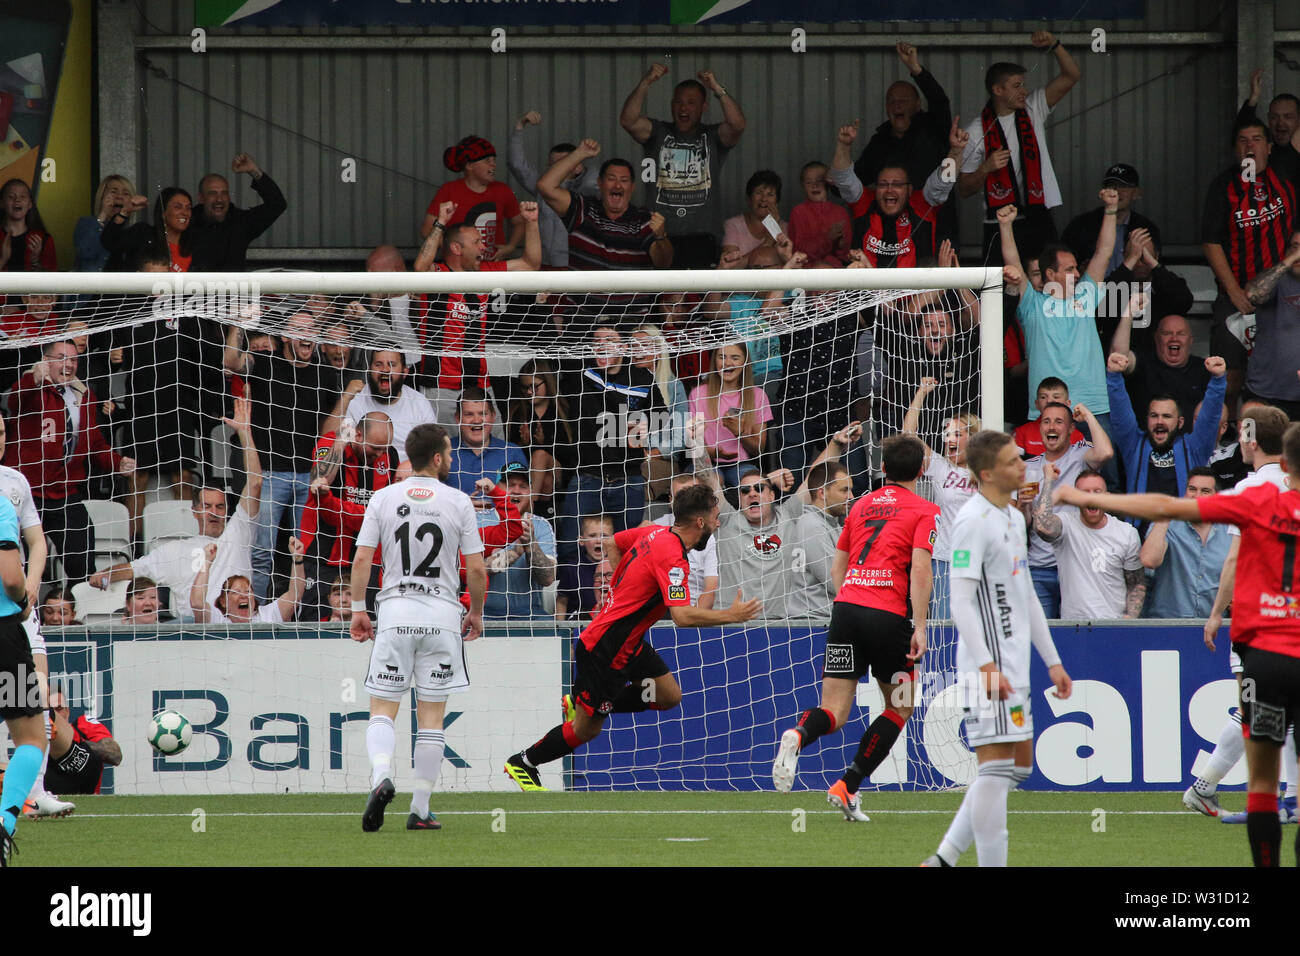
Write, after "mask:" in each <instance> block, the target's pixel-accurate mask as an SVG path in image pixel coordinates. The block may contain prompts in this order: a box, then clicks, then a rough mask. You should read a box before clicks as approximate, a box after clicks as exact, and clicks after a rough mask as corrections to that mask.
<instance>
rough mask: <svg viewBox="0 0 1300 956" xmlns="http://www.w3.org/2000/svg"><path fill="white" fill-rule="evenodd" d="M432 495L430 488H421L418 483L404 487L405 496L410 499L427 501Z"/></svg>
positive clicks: (432, 491)
mask: <svg viewBox="0 0 1300 956" xmlns="http://www.w3.org/2000/svg"><path fill="white" fill-rule="evenodd" d="M433 496H434V490H433V489H432V488H423V487H420V486H418V485H416V486H413V487H411V488H407V489H406V497H408V498H410V499H411V500H412V501H427V500H428V499H430V498H432V497H433Z"/></svg>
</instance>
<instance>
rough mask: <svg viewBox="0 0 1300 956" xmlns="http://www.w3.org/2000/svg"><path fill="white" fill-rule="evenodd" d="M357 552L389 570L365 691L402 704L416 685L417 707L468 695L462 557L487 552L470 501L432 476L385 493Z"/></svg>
mask: <svg viewBox="0 0 1300 956" xmlns="http://www.w3.org/2000/svg"><path fill="white" fill-rule="evenodd" d="M357 546H358V547H369V548H378V549H380V553H381V555H382V558H383V568H384V577H383V585H382V587H381V588H380V591H379V598H378V601H377V605H376V612H377V617H378V619H379V620H378V622H377V625H376V628H375V646H374V649H373V650H372V651H371V654H370V665H369V668H368V670H367V673H366V689H367V690H369V691H370V694H371V695H372V696H375V697H380V698H382V699H384V700H401V699H402V698H403V697H404V696H405V695H406V693H407V692H408V690H409V688H410V687H411V685H412V684H414V685H415V694H416V698H417V699H419V700H435V701H436V700H446V699H447V695H448V694H452V693H456V692H457V691H463V690H466V689H468V687H469V672H468V669H467V668H466V665H465V649H464V644H463V642H462V640H461V634H460V622H461V605H460V601H459V600H458V599H457V592H458V591H459V588H460V555H461V554H479V553H481V552H482V551H483V539H482V538H480V537H479V532H478V521H477V520H476V518H475V516H474V505H473V504H472V503H471V502H470V500H469V495H467V494H465V493H464V492H463V491H459V490H458V489H456V488H452V487H449V486H447V485H444V484H443V483H442V482H441V481H439V480H438V479H436V478H431V477H427V476H425V475H414V476H412V477H410V478H407V479H406V480H405V481H399V482H398V483H397V484H395V485H389V486H388V487H386V488H381V489H380V490H379V491H377V492H375V494H374V496H373V497H372V498H371V499H370V503H369V504H368V505H366V516H365V518H364V519H362V522H361V531H360V533H359V534H358V535H357Z"/></svg>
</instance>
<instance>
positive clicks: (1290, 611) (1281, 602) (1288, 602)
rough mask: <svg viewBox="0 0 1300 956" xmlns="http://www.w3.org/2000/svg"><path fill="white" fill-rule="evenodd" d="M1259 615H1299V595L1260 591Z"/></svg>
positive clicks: (1282, 616)
mask: <svg viewBox="0 0 1300 956" xmlns="http://www.w3.org/2000/svg"><path fill="white" fill-rule="evenodd" d="M1259 616H1260V617H1269V618H1296V617H1300V597H1296V596H1294V595H1290V594H1269V593H1268V592H1267V591H1261V592H1260V595H1259Z"/></svg>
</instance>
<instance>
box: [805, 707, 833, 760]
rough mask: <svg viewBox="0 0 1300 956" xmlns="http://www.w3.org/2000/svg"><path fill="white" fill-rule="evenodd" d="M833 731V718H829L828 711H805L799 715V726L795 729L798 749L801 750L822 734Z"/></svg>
mask: <svg viewBox="0 0 1300 956" xmlns="http://www.w3.org/2000/svg"><path fill="white" fill-rule="evenodd" d="M834 729H835V718H834V717H832V716H831V712H830V711H829V710H823V709H822V708H820V707H812V708H809V709H808V710H805V711H804V712H803V713H802V714H800V715H799V724H798V726H796V727H795V730H797V731H798V732H799V738H800V743H799V749H800V750H802V749H803V748H804V747H807V746H808V745H809V744H810V743H812V742H813V741H814V740H816V739H817V738H818V737H820V736H822V734H829V733H830V732H831V731H832V730H834Z"/></svg>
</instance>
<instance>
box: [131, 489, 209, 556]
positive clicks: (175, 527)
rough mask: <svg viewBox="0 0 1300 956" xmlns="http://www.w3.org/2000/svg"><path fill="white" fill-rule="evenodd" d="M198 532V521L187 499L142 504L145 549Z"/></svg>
mask: <svg viewBox="0 0 1300 956" xmlns="http://www.w3.org/2000/svg"><path fill="white" fill-rule="evenodd" d="M198 533H199V522H198V520H197V519H196V518H195V517H194V511H193V509H192V508H191V507H190V503H189V502H188V501H154V502H151V503H149V504H147V505H145V506H144V540H145V550H146V551H152V550H154V549H155V548H156V547H158V545H160V544H163V543H164V542H167V541H176V540H178V539H181V538H192V537H194V536H195V535H197V534H198Z"/></svg>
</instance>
